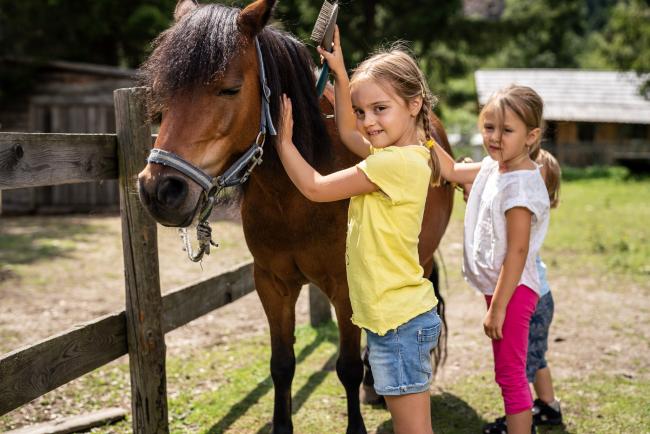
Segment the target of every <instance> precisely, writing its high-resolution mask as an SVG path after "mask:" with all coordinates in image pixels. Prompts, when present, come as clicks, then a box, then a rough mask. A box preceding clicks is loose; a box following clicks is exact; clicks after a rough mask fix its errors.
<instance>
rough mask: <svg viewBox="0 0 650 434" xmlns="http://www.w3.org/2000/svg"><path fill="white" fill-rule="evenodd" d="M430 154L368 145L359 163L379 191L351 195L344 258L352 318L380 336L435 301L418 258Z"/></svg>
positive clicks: (421, 148) (414, 148) (408, 148)
mask: <svg viewBox="0 0 650 434" xmlns="http://www.w3.org/2000/svg"><path fill="white" fill-rule="evenodd" d="M429 158H430V154H429V150H427V149H426V148H425V147H424V146H417V145H413V146H402V147H400V146H389V147H387V148H384V149H373V148H371V155H370V156H368V158H366V159H365V160H363V161H362V162H360V163H359V164H358V165H357V167H359V169H361V170H362V171H363V172H364V173H365V174H366V176H367V177H368V179H369V180H370V181H371V182H372V183H374V184H375V185H377V187H379V189H380V190H379V191H376V192H373V193H369V194H363V195H360V196H354V197H353V198H351V199H350V207H349V210H348V234H347V244H346V258H345V263H346V267H347V274H348V286H349V288H350V301H351V303H352V312H353V315H352V322H353V323H354V324H356V325H358V326H359V327H363V328H366V329H368V330H370V331H372V332H375V333H378V334H380V335H384V334H386V332H388V331H389V330H393V329H395V328H397V327H398V326H399V325H401V324H404V323H406V322H407V321H409V320H410V319H412V318H414V317H416V316H418V315H419V314H421V313H424V312H427V311H429V310H431V309H432V308H433V307H435V306H436V304H437V303H438V300H437V299H436V297H435V295H434V292H433V286H432V284H431V282H430V281H429V280H428V279H426V278H424V277H423V270H422V267H421V266H420V261H419V257H418V237H419V235H420V229H421V225H422V216H423V215H424V204H425V202H426V197H427V191H428V187H429V182H430V179H431V169H430V168H429Z"/></svg>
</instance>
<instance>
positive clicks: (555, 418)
mask: <svg viewBox="0 0 650 434" xmlns="http://www.w3.org/2000/svg"><path fill="white" fill-rule="evenodd" d="M533 424H534V425H562V424H563V422H562V409H560V411H557V410H555V409H554V408H553V407H551V406H550V405H548V404H547V403H545V402H544V401H542V400H541V399H536V400H535V403H534V405H533Z"/></svg>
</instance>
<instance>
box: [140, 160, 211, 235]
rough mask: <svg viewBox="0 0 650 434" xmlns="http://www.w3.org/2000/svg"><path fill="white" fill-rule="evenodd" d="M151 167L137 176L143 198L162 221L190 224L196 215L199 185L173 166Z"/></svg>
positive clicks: (167, 224) (178, 224)
mask: <svg viewBox="0 0 650 434" xmlns="http://www.w3.org/2000/svg"><path fill="white" fill-rule="evenodd" d="M150 166H151V165H147V167H146V168H145V170H143V171H142V172H140V174H139V175H138V194H139V196H140V201H141V202H142V204H143V205H144V206H145V207H146V208H147V210H148V211H149V213H150V214H151V216H152V217H153V218H154V219H155V220H156V221H158V222H159V223H160V224H162V225H164V226H174V227H179V226H181V227H184V226H188V225H189V224H190V223H192V219H193V218H194V213H195V211H196V205H197V203H198V200H199V197H200V191H201V189H200V187H198V186H197V185H194V184H195V183H194V182H190V181H189V180H188V179H187V178H186V177H185V176H184V175H182V174H180V173H178V172H176V171H174V170H173V169H172V170H167V168H164V167H154V168H151V167H150ZM153 166H156V165H153ZM170 172H171V173H170ZM190 184H191V185H190ZM194 190H197V191H194Z"/></svg>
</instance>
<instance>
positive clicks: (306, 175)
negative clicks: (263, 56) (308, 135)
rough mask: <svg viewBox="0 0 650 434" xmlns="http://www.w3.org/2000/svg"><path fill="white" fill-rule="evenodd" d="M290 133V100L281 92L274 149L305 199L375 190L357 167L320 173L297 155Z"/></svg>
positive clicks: (328, 198) (326, 199)
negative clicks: (279, 119) (277, 132)
mask: <svg viewBox="0 0 650 434" xmlns="http://www.w3.org/2000/svg"><path fill="white" fill-rule="evenodd" d="M292 134H293V119H292V111H291V100H290V99H289V98H287V96H286V95H283V96H282V125H281V127H280V136H279V137H278V141H277V144H276V150H277V152H278V155H279V156H280V160H281V161H282V165H283V166H284V169H285V170H286V171H287V174H288V175H289V178H290V179H291V181H292V182H293V183H294V184H295V185H296V187H297V188H298V190H299V191H300V192H301V193H302V194H303V195H304V196H305V197H306V198H307V199H309V200H311V201H314V202H333V201H336V200H341V199H348V198H350V197H352V196H357V195H360V194H365V193H371V192H373V191H377V190H378V187H377V186H376V185H375V184H373V183H372V182H370V180H369V179H368V177H367V176H366V175H365V173H363V172H362V171H361V169H359V168H358V167H356V166H354V167H350V168H347V169H343V170H340V171H338V172H334V173H331V174H329V175H326V176H322V175H321V174H320V173H318V172H317V171H316V170H314V168H313V167H311V166H310V165H309V163H307V162H306V161H305V159H304V158H303V157H302V155H300V152H298V149H296V146H295V145H294V144H293V141H292V139H291V137H292Z"/></svg>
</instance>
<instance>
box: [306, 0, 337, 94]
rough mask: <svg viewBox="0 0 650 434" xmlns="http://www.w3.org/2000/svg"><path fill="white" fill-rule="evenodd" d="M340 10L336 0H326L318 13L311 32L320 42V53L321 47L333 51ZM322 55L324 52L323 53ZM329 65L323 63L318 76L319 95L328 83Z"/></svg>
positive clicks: (312, 36) (317, 88)
mask: <svg viewBox="0 0 650 434" xmlns="http://www.w3.org/2000/svg"><path fill="white" fill-rule="evenodd" d="M338 12H339V5H338V3H337V2H336V1H334V3H330V2H329V1H327V0H325V1H324V2H323V6H322V7H321V9H320V12H319V14H318V19H317V20H316V24H315V25H314V30H313V31H312V32H311V38H310V39H311V40H312V41H314V42H316V43H317V44H318V48H319V53H320V52H321V51H320V49H324V50H327V51H328V52H331V51H332V40H333V39H334V28H335V27H336V18H337V16H338ZM321 55H322V53H321ZM330 67H331V66H329V65H328V64H327V63H325V64H324V65H323V68H322V70H321V73H320V76H319V77H318V82H317V83H316V92H317V93H318V96H321V95H322V94H323V90H325V85H326V84H327V78H328V75H329V69H330Z"/></svg>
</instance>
